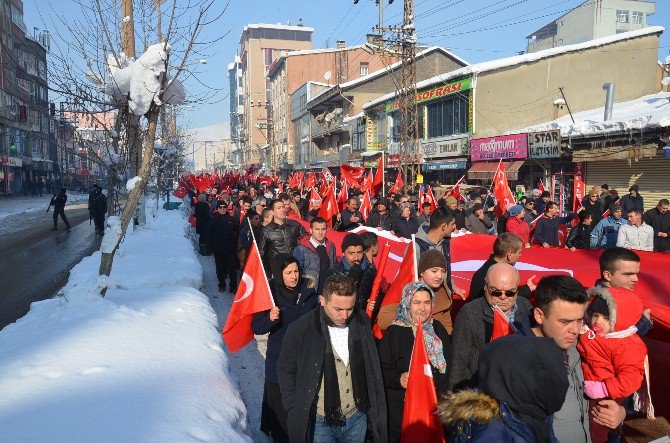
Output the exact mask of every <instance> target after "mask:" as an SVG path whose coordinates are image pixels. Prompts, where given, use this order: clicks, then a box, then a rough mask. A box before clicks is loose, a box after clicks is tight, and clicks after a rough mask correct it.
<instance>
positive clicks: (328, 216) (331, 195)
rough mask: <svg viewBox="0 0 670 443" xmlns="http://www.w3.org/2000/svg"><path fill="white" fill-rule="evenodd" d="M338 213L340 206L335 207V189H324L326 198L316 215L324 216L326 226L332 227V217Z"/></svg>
mask: <svg viewBox="0 0 670 443" xmlns="http://www.w3.org/2000/svg"><path fill="white" fill-rule="evenodd" d="M339 213H340V208H338V207H337V201H335V190H334V189H332V188H331V189H329V190H328V191H326V198H325V199H324V201H323V202H322V203H321V208H319V213H318V214H317V215H318V216H319V217H322V218H324V219H325V220H326V221H327V222H328V226H331V227H332V225H333V217H335V216H336V215H337V214H339ZM338 247H339V246H338ZM338 250H339V249H338Z"/></svg>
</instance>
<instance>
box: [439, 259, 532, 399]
mask: <svg viewBox="0 0 670 443" xmlns="http://www.w3.org/2000/svg"><path fill="white" fill-rule="evenodd" d="M484 291H485V296H484V297H482V298H478V299H477V300H475V301H473V302H471V303H467V304H466V305H465V306H463V308H461V310H460V311H459V312H458V316H456V322H455V323H454V331H453V335H452V338H451V361H450V362H449V367H450V368H451V372H449V387H450V388H451V389H452V390H460V389H463V388H467V387H476V386H477V361H478V358H479V351H481V350H482V348H483V347H484V345H485V344H486V343H488V342H490V341H491V336H492V334H493V308H492V306H493V305H496V306H497V307H498V308H500V310H502V312H503V313H504V314H505V315H506V316H507V317H508V318H509V320H510V322H511V323H512V324H515V325H516V326H517V328H520V327H521V325H520V324H519V322H520V320H521V319H522V318H523V317H525V316H528V315H530V313H531V311H532V309H533V307H532V305H531V304H530V302H529V301H528V300H527V299H525V298H521V297H518V295H517V294H518V291H519V272H518V271H517V270H516V269H515V268H514V267H513V266H511V265H509V264H507V263H496V264H495V265H493V266H491V267H490V268H489V270H488V272H487V274H486V284H485V285H484Z"/></svg>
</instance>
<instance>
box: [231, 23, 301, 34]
mask: <svg viewBox="0 0 670 443" xmlns="http://www.w3.org/2000/svg"><path fill="white" fill-rule="evenodd" d="M251 28H258V29H260V28H266V29H284V30H286V31H308V32H314V28H309V27H307V26H292V25H282V24H281V23H275V24H267V23H251V24H248V25H246V26H245V27H244V29H243V32H246V31H247V30H248V29H251Z"/></svg>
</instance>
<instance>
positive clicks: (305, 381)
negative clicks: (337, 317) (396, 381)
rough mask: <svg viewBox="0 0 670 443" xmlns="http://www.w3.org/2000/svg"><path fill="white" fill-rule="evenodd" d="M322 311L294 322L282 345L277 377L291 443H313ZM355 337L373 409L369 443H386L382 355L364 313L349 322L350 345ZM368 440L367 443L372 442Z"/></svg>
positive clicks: (357, 313)
mask: <svg viewBox="0 0 670 443" xmlns="http://www.w3.org/2000/svg"><path fill="white" fill-rule="evenodd" d="M322 315H324V314H323V309H322V308H316V309H313V310H312V311H311V312H309V313H308V314H306V315H304V316H302V317H301V318H299V319H298V320H296V321H295V322H293V323H292V324H291V325H290V326H289V328H288V331H286V336H285V337H284V342H283V344H282V349H281V354H280V356H279V363H278V365H277V374H278V375H279V387H280V389H281V394H282V403H283V404H284V409H285V410H286V413H287V415H288V420H287V428H288V430H289V439H290V440H291V442H292V443H302V442H307V441H310V439H311V436H310V434H309V430H310V429H311V427H312V426H311V425H312V421H313V417H314V412H315V410H316V402H317V395H318V392H319V386H320V384H321V381H322V378H323V364H324V355H325V352H326V336H325V335H324V331H323V330H322V328H321V316H322ZM354 334H356V335H358V336H359V337H360V340H361V345H362V351H363V356H362V357H363V363H364V367H365V375H366V382H367V388H368V389H367V392H368V401H369V403H370V409H369V411H368V413H367V417H368V433H369V435H370V437H369V438H370V440H371V441H373V442H377V443H386V442H387V441H388V438H387V424H386V398H385V392H384V381H383V376H382V370H381V365H380V363H379V354H378V352H377V347H376V346H375V342H374V338H373V337H372V330H371V326H370V319H369V318H368V316H367V314H365V311H361V310H354V312H353V314H352V318H351V320H350V322H349V344H350V345H351V343H352V340H353V336H354ZM370 440H368V441H370Z"/></svg>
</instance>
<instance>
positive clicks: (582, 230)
mask: <svg viewBox="0 0 670 443" xmlns="http://www.w3.org/2000/svg"><path fill="white" fill-rule="evenodd" d="M592 224H593V214H592V213H589V212H587V211H582V212H580V213H579V224H578V225H577V226H575V227H573V228H572V229H570V234H568V240H567V241H566V242H565V246H567V247H568V248H569V249H570V250H571V251H575V250H577V249H590V248H591V227H592Z"/></svg>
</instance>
